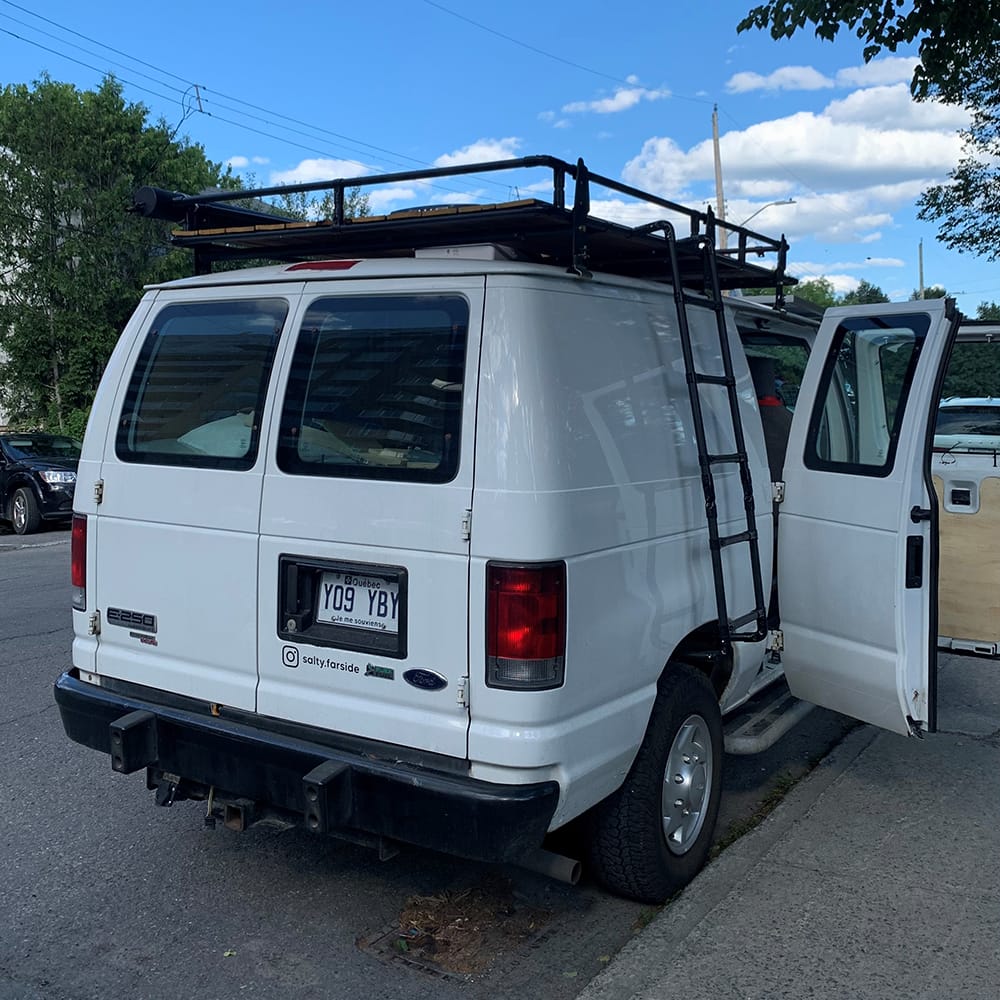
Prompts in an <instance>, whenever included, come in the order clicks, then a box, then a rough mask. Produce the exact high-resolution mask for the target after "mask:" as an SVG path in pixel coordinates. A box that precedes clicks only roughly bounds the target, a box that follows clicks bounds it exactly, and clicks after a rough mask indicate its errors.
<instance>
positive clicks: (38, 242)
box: [0, 77, 231, 434]
mask: <svg viewBox="0 0 1000 1000" xmlns="http://www.w3.org/2000/svg"><path fill="white" fill-rule="evenodd" d="M146 118H147V111H146V108H145V107H143V106H142V105H140V104H127V103H126V102H125V100H124V99H123V97H122V90H121V86H120V85H119V84H118V83H117V82H116V81H115V80H114V79H112V78H107V79H105V80H104V81H103V83H102V84H101V85H100V87H99V88H98V89H97V90H95V91H78V90H77V89H76V88H75V87H73V86H72V85H70V84H64V83H57V82H55V81H52V80H50V79H49V78H48V77H43V78H42V79H41V80H39V81H36V82H35V83H34V84H33V85H32V86H31V87H28V86H26V85H24V84H18V85H12V86H7V87H4V88H3V89H2V90H0V136H3V141H2V145H0V399H2V401H3V403H4V404H5V407H6V408H7V410H8V411H9V412H10V414H11V418H12V419H13V420H14V421H16V422H19V423H22V424H34V425H44V426H49V427H52V428H54V429H58V430H60V431H66V432H69V433H74V434H79V433H81V432H82V430H83V425H84V423H85V421H86V415H87V412H88V410H89V407H90V403H91V401H92V399H93V395H94V392H95V390H96V388H97V383H98V381H99V379H100V376H101V372H102V371H103V368H104V364H105V362H106V360H107V358H108V355H109V354H110V352H111V349H112V348H113V346H114V344H115V341H116V339H117V336H118V332H119V331H120V329H121V328H122V326H123V325H124V324H125V322H126V321H127V319H128V317H129V315H130V313H131V312H132V310H133V308H134V307H135V304H136V302H137V300H138V298H139V296H140V294H141V290H142V286H143V284H144V283H146V282H149V281H159V280H164V279H167V278H171V277H178V276H180V275H182V274H186V273H188V272H189V269H190V263H189V261H188V259H187V255H186V254H185V253H184V252H182V251H169V250H168V249H167V244H166V234H167V232H168V230H169V228H170V227H169V225H168V224H166V223H163V222H157V221H154V220H149V219H142V218H139V217H138V216H135V215H131V214H129V213H128V211H127V209H128V207H129V206H130V205H131V195H132V192H133V190H134V189H135V188H137V187H139V186H141V185H143V184H155V185H158V186H161V187H165V188H168V189H171V190H182V191H200V190H203V189H205V188H206V187H212V186H224V185H228V186H231V179H230V178H229V177H228V174H223V173H222V172H221V168H220V166H219V165H218V164H214V163H211V162H210V161H209V160H207V159H206V157H205V154H204V150H203V149H202V148H201V147H200V146H198V145H194V144H191V143H189V142H188V141H187V140H186V139H183V140H177V139H176V138H175V137H174V134H173V132H172V131H171V130H170V128H169V127H168V126H167V124H166V123H164V122H160V123H158V124H156V125H150V124H148V123H147V121H146Z"/></svg>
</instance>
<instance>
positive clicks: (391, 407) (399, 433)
mask: <svg viewBox="0 0 1000 1000" xmlns="http://www.w3.org/2000/svg"><path fill="white" fill-rule="evenodd" d="M468 328H469V305H468V303H467V302H466V300H465V299H464V298H462V297H461V296H458V295H399V296H352V297H343V298H325V299H319V300H317V301H316V302H314V303H313V304H312V305H311V306H310V308H309V310H308V312H307V313H306V315H305V317H304V318H303V321H302V329H301V331H300V333H299V339H298V343H297V344H296V348H295V355H294V358H293V360H292V370H291V373H290V375H289V379H288V390H287V394H286V396H285V404H284V408H283V410H282V419H281V440H280V443H279V446H278V466H279V468H281V469H282V470H283V471H284V472H289V473H293V474H298V475H308V476H348V477H354V478H362V479H397V480H406V481H411V482H432V483H443V482H447V481H449V480H451V479H453V478H454V477H455V474H456V472H457V470H458V455H459V433H460V430H461V414H462V389H463V379H464V375H465V348H466V337H467V332H468Z"/></svg>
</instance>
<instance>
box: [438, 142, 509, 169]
mask: <svg viewBox="0 0 1000 1000" xmlns="http://www.w3.org/2000/svg"><path fill="white" fill-rule="evenodd" d="M520 145H521V140H520V139H516V138H514V137H513V136H509V137H508V138H506V139H477V140H476V141H475V142H473V143H471V144H470V145H468V146H464V147H463V148H462V149H456V150H455V151H454V152H451V153H445V154H444V155H442V156H439V157H438V158H437V159H436V160H435V161H434V166H436V167H458V166H464V165H465V164H466V163H487V162H489V161H490V160H509V159H511V157H514V156H517V150H518V147H519V146H520Z"/></svg>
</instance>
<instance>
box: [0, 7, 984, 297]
mask: <svg viewBox="0 0 1000 1000" xmlns="http://www.w3.org/2000/svg"><path fill="white" fill-rule="evenodd" d="M752 5H753V0H740V2H736V0H700V2H693V0H620V2H619V3H617V4H609V3H607V2H602V3H598V2H596V0H576V2H575V3H572V4H564V3H552V2H546V0H504V2H503V3H499V2H486V0H441V2H438V0H382V2H380V3H375V2H371V0H369V2H368V3H357V2H351V3H348V2H344V0H326V2H319V0H315V2H311V3H310V2H304V0H285V2H283V3H280V4H276V3H274V2H273V0H269V2H258V0H242V2H241V3H239V4H229V5H217V6H216V7H207V6H206V5H205V4H204V3H195V2H192V0H172V2H171V3H170V4H169V5H166V4H165V5H162V6H159V5H157V6H156V7H153V6H152V5H146V7H145V9H146V10H147V11H149V13H143V12H142V11H143V6H142V5H139V4H136V3H134V0H133V2H129V3H124V2H120V0H101V2H100V3H99V4H98V3H95V4H88V5H80V4H78V3H75V2H74V3H70V2H68V0H44V2H43V0H37V2H32V0H17V2H13V0H0V83H2V84H5V85H6V84H15V83H25V84H30V83H31V82H32V81H34V80H37V79H38V78H39V77H40V76H41V75H42V74H43V73H48V75H49V76H50V77H51V78H52V79H54V80H59V81H63V82H69V83H73V84H75V85H76V86H77V87H79V88H80V89H90V88H94V87H96V86H97V85H98V84H99V83H100V81H101V79H102V78H103V76H105V75H106V74H109V73H110V74H113V75H114V76H115V77H117V79H118V80H119V81H120V82H121V83H122V85H123V88H124V93H125V96H126V98H127V99H128V100H129V101H132V102H138V103H142V104H144V105H145V106H146V107H147V108H148V109H149V112H150V116H151V119H153V120H159V119H163V120H164V121H166V122H168V123H169V124H170V126H171V128H174V127H176V128H177V129H178V135H184V136H187V137H188V139H189V140H190V141H192V142H195V143H198V144H200V145H201V146H203V147H204V150H205V153H206V155H207V156H208V157H209V159H211V160H213V161H216V162H219V163H222V164H228V165H230V166H231V167H232V169H233V170H234V171H235V172H237V173H239V174H240V175H241V176H243V177H244V178H246V179H247V180H248V181H249V182H250V183H254V182H255V183H256V185H257V186H261V185H270V184H283V183H292V182H295V181H312V180H321V179H328V178H335V177H354V176H362V175H369V174H374V173H385V172H394V171H401V170H417V169H420V168H422V167H428V166H448V165H453V164H460V163H469V162H477V161H484V160H496V159H506V158H508V157H514V156H526V155H531V154H550V155H553V156H556V157H559V158H560V159H564V160H569V161H571V162H575V161H576V160H577V159H578V158H581V157H582V158H583V159H584V160H585V162H586V163H587V165H588V167H589V168H590V169H591V170H592V171H595V172H597V173H600V174H603V175H605V176H607V177H611V178H614V179H617V180H620V181H623V182H625V183H627V184H629V185H632V186H635V187H638V188H641V189H643V190H646V191H650V192H652V193H654V194H656V195H658V196H660V197H663V198H668V199H670V200H672V201H678V202H681V203H682V204H685V205H690V206H692V207H696V208H704V207H705V206H706V205H708V204H711V205H712V206H713V207H714V206H715V204H716V197H717V195H716V185H715V168H714V158H713V147H712V115H713V108H717V115H718V127H719V136H720V154H721V163H722V174H723V190H724V196H725V215H726V217H727V218H728V219H730V220H731V221H733V222H735V223H742V222H744V221H747V220H751V216H752V217H753V218H752V223H751V228H754V229H757V230H759V231H760V232H763V233H765V234H767V235H770V236H778V235H780V234H782V233H783V234H785V236H786V237H787V239H788V241H789V243H790V244H791V251H790V254H789V270H790V272H791V273H792V274H793V275H795V276H796V277H799V278H801V279H806V280H807V279H811V278H819V277H825V278H827V279H829V280H830V281H831V282H832V284H833V286H834V288H835V289H836V290H837V291H838V292H839V293H843V292H847V291H850V290H851V289H853V288H855V287H856V286H857V284H858V282H859V281H861V280H867V281H869V282H871V283H873V284H875V285H877V286H879V287H880V288H882V289H883V290H884V291H885V292H886V294H887V295H888V296H889V297H890V299H892V300H894V301H898V300H905V299H909V298H910V297H911V295H912V293H913V292H914V290H915V289H917V288H918V286H919V282H920V269H919V264H920V253H921V249H920V248H921V246H922V252H923V272H924V284H925V286H927V287H930V286H932V285H935V284H937V285H943V286H944V287H945V288H946V289H947V290H948V292H949V294H951V295H953V296H954V297H955V298H956V299H957V300H958V305H959V307H960V308H961V309H962V310H963V311H964V312H966V313H967V314H968V315H972V316H974V315H975V311H976V307H977V305H979V304H980V303H982V302H994V301H1000V265H997V264H990V263H989V262H987V261H985V260H984V259H982V258H977V257H973V256H970V255H968V254H958V253H956V252H954V251H951V250H949V249H947V248H946V247H945V246H944V245H943V244H942V243H940V242H939V241H938V240H937V238H936V237H937V230H936V228H935V226H934V225H933V224H930V223H926V222H921V221H920V220H918V219H917V217H916V207H915V203H916V199H917V198H918V197H919V195H920V193H921V192H922V191H923V190H925V189H926V188H927V187H928V186H929V185H931V184H934V183H940V182H942V181H944V180H946V178H947V175H948V172H949V170H951V169H952V168H953V167H954V166H955V164H956V163H957V162H958V159H959V157H960V154H961V144H960V139H959V136H958V130H959V129H960V128H961V127H962V126H963V125H964V124H965V123H966V122H967V117H966V115H965V113H964V112H963V111H962V110H961V109H957V108H954V107H949V106H945V105H940V104H936V103H929V102H924V103H920V104H918V103H915V102H913V101H912V100H911V99H910V96H909V86H908V84H909V80H910V77H911V75H912V71H913V66H914V64H915V55H914V53H913V52H905V51H902V50H900V51H897V52H896V53H894V54H889V55H885V56H883V57H880V58H879V59H877V60H875V61H873V62H871V63H869V64H867V65H866V64H865V63H864V60H863V57H862V48H863V45H862V43H861V42H860V41H859V40H858V39H857V38H855V37H854V36H853V35H851V34H850V33H849V32H848V31H846V30H844V31H841V33H840V35H839V36H838V38H837V40H836V41H834V42H832V43H831V42H823V41H820V40H818V39H816V38H814V37H813V36H812V34H811V32H809V31H808V30H806V31H805V32H804V33H800V34H799V35H797V36H796V37H795V38H792V39H788V40H783V41H774V40H772V39H771V37H770V35H769V34H767V33H766V32H761V31H756V30H754V31H751V32H748V33H744V34H737V32H736V25H737V24H738V22H739V21H740V19H741V18H742V17H743V16H744V15H745V14H746V12H747V11H748V10H749V8H750V7H751V6H752ZM543 179H544V178H543V177H542V176H541V175H537V174H536V175H534V177H524V178H520V177H513V178H511V179H509V180H508V179H507V177H506V175H505V176H504V178H503V179H502V180H501V179H498V178H496V177H495V176H490V177H477V176H473V177H471V178H463V179H461V180H460V181H458V180H456V181H454V182H452V181H449V182H448V183H446V184H445V183H443V182H442V183H439V184H433V185H426V184H398V185H389V186H383V187H380V188H376V189H372V194H371V207H372V210H373V211H375V212H383V211H392V210H395V209H399V208H404V207H406V206H408V205H409V206H412V205H426V204H432V203H439V202H476V201H482V202H497V201H504V200H508V199H509V198H510V197H525V196H529V195H531V194H533V192H534V189H533V186H532V185H533V184H534V183H535V182H537V181H541V180H543ZM594 211H595V214H600V213H601V212H602V211H604V212H607V213H608V214H609V215H611V216H613V217H615V218H618V219H620V220H622V221H629V222H632V221H634V222H638V221H647V219H648V218H649V216H645V217H642V216H641V214H640V213H637V212H636V209H635V207H634V206H628V205H623V204H622V202H621V199H618V198H614V197H610V196H609V198H608V199H607V200H606V201H602V200H600V199H599V198H597V197H596V196H595V201H594Z"/></svg>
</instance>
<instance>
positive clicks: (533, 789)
mask: <svg viewBox="0 0 1000 1000" xmlns="http://www.w3.org/2000/svg"><path fill="white" fill-rule="evenodd" d="M119 687H120V688H124V689H125V690H121V689H120V690H109V689H107V688H103V687H97V686H95V685H93V684H87V683H84V682H83V681H81V680H79V679H78V677H77V676H76V672H75V671H70V672H68V673H64V674H63V675H62V676H61V677H60V678H59V679H58V680H57V681H56V684H55V698H56V702H57V704H58V706H59V712H60V714H61V715H62V722H63V728H64V729H65V730H66V735H67V736H69V738H70V739H71V740H74V741H75V742H77V743H81V744H83V745H84V746H87V747H91V748H92V749H94V750H100V751H102V752H103V753H106V754H109V755H110V756H111V759H112V767H113V768H114V769H115V770H116V771H120V772H122V773H126V774H128V773H131V772H133V771H138V770H141V769H142V768H148V769H150V773H160V772H164V773H165V774H166V775H168V776H171V780H172V779H174V778H181V779H183V783H187V785H188V786H189V787H194V788H204V789H208V788H212V789H213V790H214V792H213V794H214V796H215V797H218V798H221V797H228V798H233V799H235V798H238V799H240V800H244V801H249V802H252V803H253V804H254V806H255V807H256V808H257V809H258V810H264V809H268V810H274V811H277V812H279V813H282V814H287V816H288V817H289V818H293V819H296V820H297V821H298V822H299V823H301V824H302V825H303V826H305V827H307V828H308V829H311V830H314V831H316V832H318V833H334V834H336V833H338V832H340V833H344V834H345V835H348V836H351V835H355V836H356V835H357V834H358V833H361V834H366V835H368V836H375V837H386V838H390V839H392V840H399V841H403V842H405V843H409V844H416V845H419V846H421V847H428V848H431V849H433V850H438V851H444V852H447V853H449V854H455V855H458V856H460V857H465V858H472V859H476V860H482V861H517V860H518V859H519V858H521V857H523V856H524V855H525V854H527V853H529V852H530V851H532V850H534V849H535V848H537V847H539V846H540V845H541V843H542V839H543V838H544V836H545V832H546V830H547V829H548V825H549V822H550V821H551V819H552V814H553V813H554V811H555V807H556V804H557V801H558V798H559V787H558V785H557V784H556V782H552V781H550V782H542V783H538V784H532V785H495V784H492V783H489V782H485V781H478V780H476V779H474V778H471V777H469V776H468V775H467V774H465V773H455V772H452V773H449V772H448V771H445V770H435V769H433V768H432V767H425V766H421V765H420V764H417V763H409V762H401V761H399V760H394V759H391V758H392V756H395V755H392V754H391V753H390V752H389V751H391V748H388V747H387V746H386V745H385V744H366V743H365V742H364V741H360V740H356V739H353V738H345V740H349V741H351V742H352V743H353V744H354V745H353V746H351V747H349V748H346V747H343V746H341V747H338V746H332V745H330V737H331V735H333V734H330V733H326V732H323V731H319V730H313V729H311V728H309V727H305V726H297V725H294V724H290V723H285V722H281V721H280V720H274V719H268V718H265V717H261V716H254V715H251V714H250V713H230V712H226V711H225V710H224V712H225V714H224V715H223V716H221V717H220V716H216V715H213V714H212V709H211V706H209V705H207V704H203V703H201V702H196V701H194V700H192V699H186V698H177V697H174V696H170V695H168V694H166V693H162V692H156V691H153V690H152V689H150V688H137V687H132V686H126V685H119ZM161 695H162V698H161ZM230 715H232V716H233V717H228V716H230ZM401 755H402V756H407V755H409V756H411V757H412V756H413V752H412V751H410V752H409V754H407V752H406V751H403V750H401ZM192 797H200V796H198V795H195V796H192Z"/></svg>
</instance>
